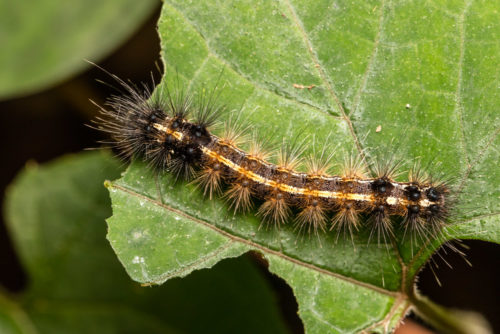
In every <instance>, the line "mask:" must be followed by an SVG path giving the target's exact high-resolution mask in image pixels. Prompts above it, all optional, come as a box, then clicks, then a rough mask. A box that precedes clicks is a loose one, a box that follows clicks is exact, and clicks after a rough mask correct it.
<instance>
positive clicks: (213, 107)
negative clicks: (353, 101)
mask: <svg viewBox="0 0 500 334" xmlns="http://www.w3.org/2000/svg"><path fill="white" fill-rule="evenodd" d="M111 76H112V78H113V79H114V80H116V81H117V82H118V84H119V87H120V90H121V91H123V92H125V95H114V96H111V97H110V98H109V99H108V101H107V102H106V104H105V106H106V108H104V107H99V108H100V116H99V117H98V118H96V120H95V124H96V126H95V128H97V129H98V130H100V131H103V132H106V133H108V134H109V135H110V136H111V138H112V141H111V142H109V141H108V142H107V143H105V144H106V145H111V146H112V147H113V148H115V149H116V150H117V151H118V155H119V156H120V157H121V158H123V159H125V160H129V159H142V160H144V161H145V162H147V163H148V165H149V166H150V167H151V168H153V169H154V170H155V171H156V172H170V173H173V174H174V175H175V179H176V180H177V179H179V180H192V182H193V183H195V184H196V185H197V186H198V187H200V188H201V189H202V190H203V194H204V195H205V196H207V197H208V198H209V199H213V197H215V196H219V195H221V194H222V197H223V198H224V199H225V200H227V202H228V203H229V208H230V209H232V210H233V211H234V212H235V213H236V212H246V211H249V210H251V209H252V208H253V206H254V205H255V203H256V201H255V200H257V203H259V202H262V204H261V205H260V207H259V208H258V210H257V215H258V216H259V217H260V218H261V219H262V222H264V223H266V224H268V225H274V226H276V227H280V226H281V225H284V224H286V223H289V222H291V221H294V225H295V229H297V230H298V231H299V233H302V232H307V233H314V234H319V232H324V231H327V230H330V231H336V232H337V238H338V236H339V235H340V234H341V233H344V234H345V235H347V234H349V235H350V237H351V240H353V241H354V234H355V233H356V232H357V231H358V230H359V229H361V227H362V224H361V222H362V221H366V224H364V225H368V226H369V227H371V231H370V236H369V238H368V239H369V240H371V239H372V238H376V239H377V241H378V242H379V243H381V242H383V243H387V242H388V241H389V239H394V238H396V235H397V236H398V237H400V236H401V234H402V235H403V238H402V240H405V237H406V236H407V235H410V238H411V239H412V243H413V242H420V241H421V240H425V238H438V237H441V233H442V231H443V229H444V228H445V227H447V226H449V225H448V223H447V217H448V216H449V214H450V207H451V206H452V205H453V201H454V198H453V196H452V195H451V193H452V192H453V193H457V192H456V191H454V190H453V191H452V190H450V186H449V184H450V183H449V182H448V181H440V180H439V178H435V177H434V178H433V177H431V176H429V175H428V174H427V173H426V172H425V170H427V168H422V167H421V166H420V164H419V163H415V164H414V166H413V167H412V168H411V169H410V171H409V174H408V182H400V181H396V178H398V177H399V174H400V173H401V167H402V163H401V160H396V159H395V158H393V157H390V158H386V159H378V160H376V162H375V163H373V164H371V165H368V164H367V162H366V161H367V160H368V159H369V158H370V155H369V154H365V153H366V152H364V151H363V153H362V154H349V155H347V157H346V158H345V160H344V162H343V166H342V172H341V173H340V175H329V172H330V169H331V165H332V159H333V156H334V152H335V150H334V149H331V148H330V146H329V145H328V142H330V141H331V140H330V139H329V137H327V140H326V142H327V143H326V144H323V145H320V146H317V145H316V137H314V136H313V137H312V140H310V139H311V137H298V136H296V137H294V138H293V139H292V140H289V139H283V142H282V144H281V147H280V148H279V149H278V150H277V152H275V154H276V156H277V157H276V159H275V160H276V164H273V163H272V162H270V161H268V159H269V158H270V157H271V156H272V154H271V153H270V152H269V150H267V149H266V146H268V144H269V142H270V140H269V139H265V140H258V138H257V135H256V134H255V133H254V134H253V136H252V138H251V139H250V140H248V138H249V137H250V136H248V135H247V134H248V133H249V132H250V131H249V128H250V127H249V126H248V125H244V123H245V122H242V121H241V117H242V115H243V114H244V113H243V112H242V111H238V110H236V111H235V110H233V111H232V112H227V111H226V108H225V107H223V106H221V105H220V104H219V103H218V102H217V100H218V94H216V93H215V91H211V92H208V93H207V92H205V91H202V92H201V94H198V95H194V94H192V92H190V91H184V90H183V89H176V90H174V91H171V90H170V89H169V87H168V86H167V85H163V86H162V87H161V88H159V89H157V90H156V91H155V92H154V94H153V95H152V96H151V91H152V90H151V89H150V88H149V86H147V85H143V86H141V87H137V86H136V85H134V84H132V83H128V82H125V81H123V80H121V79H119V78H117V77H116V76H113V75H111ZM225 113H226V114H225ZM223 114H225V115H224V118H226V119H227V120H226V121H224V122H220V119H221V116H222V115H223ZM219 122H220V125H221V126H222V129H221V131H220V133H221V135H220V136H216V135H215V134H214V133H213V132H217V130H215V129H214V128H216V127H217V126H216V125H218V124H219ZM259 138H263V137H259ZM264 138H265V137H264ZM247 142H248V144H249V145H248V148H249V149H248V150H245V147H241V145H242V144H243V145H244V144H246V143H247ZM311 142H312V143H311ZM306 144H312V146H313V148H312V150H309V152H311V151H312V153H311V154H307V155H305V157H304V152H305V149H306ZM377 155H379V154H377ZM381 155H383V154H381ZM365 158H366V159H365ZM302 168H304V169H305V170H306V172H301V171H299V170H301V169H302ZM368 169H371V171H372V172H371V175H372V177H370V176H369V175H370V173H369V172H368V171H367V170H368ZM294 213H297V214H296V216H295V217H293V215H294ZM394 216H397V217H400V221H401V223H396V221H395V220H391V217H394ZM366 218H367V219H366ZM398 229H399V230H401V234H398V233H399V232H398V233H396V231H397V230H398Z"/></svg>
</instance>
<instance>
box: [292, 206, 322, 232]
mask: <svg viewBox="0 0 500 334" xmlns="http://www.w3.org/2000/svg"><path fill="white" fill-rule="evenodd" d="M326 221H327V219H326V213H325V210H324V208H323V206H322V205H321V204H320V203H319V202H318V201H317V200H316V199H312V200H310V201H308V203H307V204H306V206H305V207H304V208H303V209H302V211H300V212H299V214H298V215H297V217H296V219H295V226H296V229H298V230H299V232H303V231H307V232H308V233H311V232H313V233H314V234H316V235H317V234H318V232H319V231H322V232H325V230H326Z"/></svg>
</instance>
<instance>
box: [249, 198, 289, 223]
mask: <svg viewBox="0 0 500 334" xmlns="http://www.w3.org/2000/svg"><path fill="white" fill-rule="evenodd" d="M257 215H258V216H260V217H261V218H262V220H263V222H265V223H267V224H270V225H274V226H277V227H279V226H281V225H282V224H285V223H286V222H287V221H288V219H289V217H290V215H291V210H290V206H289V205H288V204H287V202H286V199H285V198H284V196H283V194H282V193H277V194H273V195H272V196H270V197H269V198H268V199H267V200H266V201H265V202H264V203H262V205H261V206H260V207H259V210H258V211H257Z"/></svg>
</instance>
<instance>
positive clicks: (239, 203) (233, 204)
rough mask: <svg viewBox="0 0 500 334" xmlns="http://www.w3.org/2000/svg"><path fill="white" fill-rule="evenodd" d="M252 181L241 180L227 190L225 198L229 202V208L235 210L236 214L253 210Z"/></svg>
mask: <svg viewBox="0 0 500 334" xmlns="http://www.w3.org/2000/svg"><path fill="white" fill-rule="evenodd" d="M249 186H250V181H248V180H245V179H244V180H239V181H237V182H234V184H233V185H231V186H230V187H229V189H227V191H226V193H225V194H224V197H226V198H227V199H228V201H229V207H230V208H233V210H234V213H237V212H247V211H249V210H250V209H251V208H252V201H251V196H252V191H251V189H250V187H249Z"/></svg>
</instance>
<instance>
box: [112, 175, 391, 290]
mask: <svg viewBox="0 0 500 334" xmlns="http://www.w3.org/2000/svg"><path fill="white" fill-rule="evenodd" d="M106 183H107V184H109V187H112V188H115V189H118V190H120V191H123V192H125V193H127V194H128V195H131V196H134V197H137V198H139V199H141V200H145V201H148V202H150V203H152V204H154V205H155V206H158V207H160V208H162V209H164V210H168V211H170V212H173V213H175V214H177V215H179V216H182V217H184V218H186V219H189V220H191V221H193V222H194V223H197V224H200V225H203V226H205V227H208V228H210V229H211V230H213V231H214V232H217V233H218V234H220V235H222V236H224V237H226V238H229V239H230V240H232V241H234V242H237V243H241V244H244V245H246V246H249V247H251V248H254V249H256V250H259V251H262V252H264V253H266V254H270V255H275V256H278V257H280V258H282V259H283V260H286V261H289V262H291V263H294V264H296V265H299V266H302V267H305V268H308V269H310V270H313V271H316V272H318V273H320V274H325V275H328V276H332V277H335V278H338V279H341V280H343V281H346V282H349V283H351V284H354V285H357V286H360V287H363V288H367V289H370V290H373V291H376V292H378V293H381V294H384V295H387V296H391V297H394V298H397V297H398V296H401V293H400V292H397V291H390V290H386V289H383V288H381V287H378V286H375V285H372V284H369V283H366V282H362V281H358V280H355V279H353V278H351V277H347V276H344V275H341V274H339V273H336V272H332V271H329V270H326V269H323V268H320V267H317V266H316V265H314V264H311V263H308V262H304V261H302V260H299V259H297V258H295V257H292V256H289V255H286V254H284V253H281V252H279V251H276V250H274V249H271V248H268V247H266V246H263V245H261V244H258V243H256V242H254V241H251V240H248V239H244V238H242V237H240V236H237V235H234V234H232V233H230V232H228V231H226V230H223V229H221V228H219V227H217V226H214V225H213V224H211V223H209V222H208V221H205V220H203V219H200V218H198V217H194V216H192V215H190V214H188V213H186V212H184V211H182V210H179V209H176V208H174V207H171V206H169V205H167V204H165V203H161V202H160V201H158V200H156V199H153V198H151V197H149V196H146V195H143V194H140V193H138V192H136V191H135V190H133V189H129V188H127V187H124V186H122V185H118V184H116V183H114V182H111V181H106Z"/></svg>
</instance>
